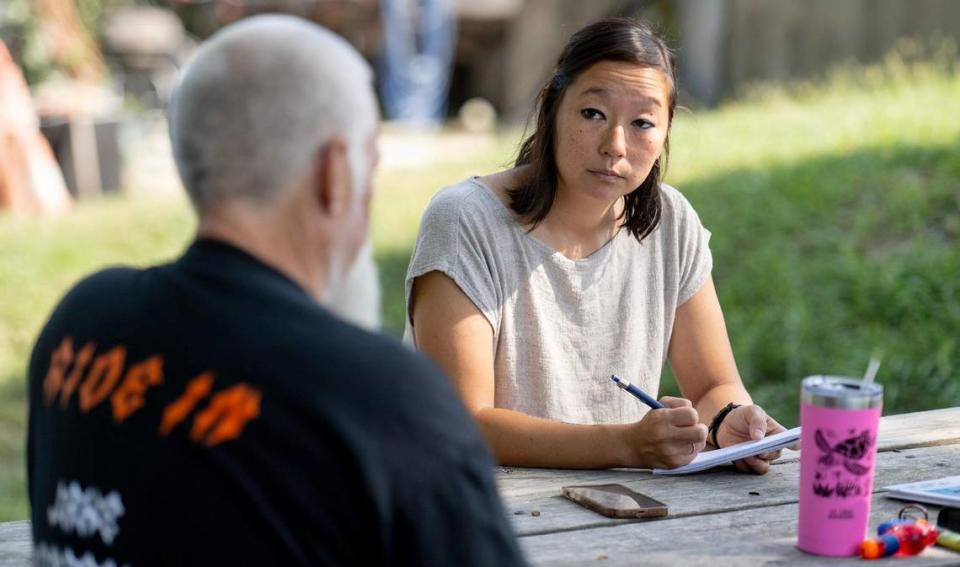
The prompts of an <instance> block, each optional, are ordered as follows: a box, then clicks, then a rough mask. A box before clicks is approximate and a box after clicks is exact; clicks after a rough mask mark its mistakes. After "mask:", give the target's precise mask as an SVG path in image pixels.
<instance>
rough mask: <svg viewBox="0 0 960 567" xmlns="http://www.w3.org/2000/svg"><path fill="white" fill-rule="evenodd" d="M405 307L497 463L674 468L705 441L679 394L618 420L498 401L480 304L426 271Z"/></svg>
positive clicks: (701, 428) (490, 345)
mask: <svg viewBox="0 0 960 567" xmlns="http://www.w3.org/2000/svg"><path fill="white" fill-rule="evenodd" d="M410 309H411V313H412V319H413V328H414V336H415V340H416V343H417V347H418V348H419V349H420V350H421V351H422V352H424V353H426V354H427V355H429V356H430V357H431V358H433V360H434V361H436V362H437V364H439V365H440V367H441V368H442V369H443V370H444V371H445V372H446V374H447V375H448V376H449V377H450V379H451V380H452V381H453V385H454V386H455V387H456V389H457V391H458V392H459V393H460V396H461V399H462V400H463V402H464V404H465V405H466V407H467V410H468V411H469V412H470V413H471V414H472V415H473V416H474V418H475V419H476V421H477V423H478V425H479V427H480V430H481V432H482V433H483V435H484V437H485V438H486V439H487V442H488V443H489V445H490V447H491V449H492V450H493V452H494V455H495V457H496V459H497V460H498V461H499V462H500V463H501V464H505V465H512V466H531V467H554V468H609V467H623V466H629V467H644V468H653V467H657V468H672V467H676V466H680V465H683V464H686V463H688V462H690V461H691V460H692V459H693V457H694V456H696V453H697V452H699V451H700V450H701V449H702V448H703V446H704V443H705V440H706V426H704V425H703V424H700V423H699V419H698V416H697V412H696V411H695V410H694V409H693V408H692V407H691V404H690V402H688V401H687V400H681V399H678V398H664V399H663V400H662V401H663V402H664V403H665V405H667V406H668V408H667V409H663V410H656V411H650V412H647V414H646V416H645V417H644V418H643V420H641V421H640V422H637V423H631V424H622V425H619V424H618V425H575V424H569V423H561V422H558V421H552V420H549V419H542V418H538V417H534V416H530V415H527V414H524V413H521V412H518V411H513V410H508V409H503V408H496V407H494V363H493V361H494V344H493V329H492V328H491V327H490V323H489V322H488V321H487V320H486V318H484V316H483V314H481V313H480V311H479V310H478V309H477V307H476V306H475V305H474V304H473V303H472V302H471V301H470V299H469V298H468V297H467V296H466V295H465V294H464V293H463V291H461V290H460V288H459V287H458V286H457V284H456V283H454V282H453V281H452V280H451V279H450V278H448V277H447V276H446V275H444V274H442V273H440V272H430V273H428V274H425V275H423V276H420V277H419V278H417V279H416V280H415V281H414V284H413V291H412V292H411V307H410ZM611 391H613V390H611Z"/></svg>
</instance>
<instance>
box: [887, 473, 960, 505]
mask: <svg viewBox="0 0 960 567" xmlns="http://www.w3.org/2000/svg"><path fill="white" fill-rule="evenodd" d="M883 489H884V490H886V491H887V493H886V494H885V495H884V496H886V497H888V498H896V499H897V500H913V501H914V502H926V503H928V504H939V505H940V506H960V476H948V477H946V478H938V479H935V480H924V481H921V482H908V483H906V484H894V485H893V486H885V487H883Z"/></svg>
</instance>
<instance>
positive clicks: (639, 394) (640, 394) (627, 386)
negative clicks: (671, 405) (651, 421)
mask: <svg viewBox="0 0 960 567" xmlns="http://www.w3.org/2000/svg"><path fill="white" fill-rule="evenodd" d="M610 379H611V380H613V381H614V382H616V384H617V386H619V387H620V389H622V390H626V391H627V392H629V393H631V394H633V397H635V398H637V399H638V400H640V401H641V402H643V403H645V404H647V405H648V406H650V407H652V408H653V409H663V408H664V407H665V406H664V405H663V404H661V403H660V402H658V401H657V400H655V399H653V398H651V397H650V395H649V394H647V393H646V392H644V391H643V390H641V389H640V388H637V387H636V386H634V385H633V384H631V383H630V382H627V381H626V380H624V379H623V378H621V377H619V376H617V375H616V374H614V375H613V376H611V377H610Z"/></svg>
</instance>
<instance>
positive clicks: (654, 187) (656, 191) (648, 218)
mask: <svg viewBox="0 0 960 567" xmlns="http://www.w3.org/2000/svg"><path fill="white" fill-rule="evenodd" d="M600 61H624V62H627V63H636V64H637V65H641V66H643V67H650V68H654V69H660V70H661V71H663V73H664V74H665V75H666V76H667V78H668V80H669V81H670V101H669V117H670V118H669V120H670V123H671V124H672V123H673V112H674V109H675V108H676V106H677V81H676V76H675V74H674V70H673V55H672V54H671V53H670V50H669V49H668V48H667V46H666V43H664V41H663V40H662V39H660V38H659V37H657V35H656V34H654V32H653V31H652V30H651V29H650V28H649V27H648V26H647V25H646V24H643V23H642V22H639V21H637V20H632V19H628V18H607V19H603V20H600V21H597V22H594V23H592V24H590V25H588V26H586V27H584V28H583V29H581V30H580V31H578V32H577V33H575V34H573V36H572V37H571V38H570V41H569V42H568V43H567V46H566V47H565V48H564V50H563V53H562V54H561V55H560V59H559V60H557V67H556V69H555V70H554V72H553V76H552V77H551V78H550V80H549V81H547V83H546V84H545V85H544V86H543V88H542V89H541V90H540V94H539V95H538V96H537V108H536V115H537V119H536V120H537V121H536V125H535V128H534V131H533V134H531V135H530V137H528V138H527V139H526V140H524V142H523V144H522V145H521V146H520V152H519V154H518V155H517V160H516V163H515V164H514V165H516V166H520V165H529V166H531V168H532V171H531V176H530V180H529V181H528V182H526V183H524V184H523V185H520V186H519V187H515V188H511V189H509V190H508V194H509V195H510V208H511V209H513V211H514V212H515V213H517V215H518V216H519V217H520V219H521V220H522V221H524V222H525V223H527V224H531V225H532V226H533V227H534V228H535V227H536V226H537V225H539V224H540V223H541V222H542V221H543V219H544V218H545V217H546V216H547V213H549V212H550V208H551V207H553V202H554V199H555V198H556V195H557V161H556V153H555V151H556V137H557V132H556V130H557V109H558V108H559V106H560V101H561V100H562V99H563V95H564V93H565V92H566V90H567V87H568V86H570V84H571V83H573V81H574V80H575V79H576V78H577V76H579V75H580V73H582V72H583V71H585V70H586V69H588V68H589V67H590V66H592V65H593V64H594V63H598V62H600ZM668 127H669V126H668ZM669 148H670V139H669V136H668V137H667V139H666V141H665V142H664V147H663V155H662V157H661V158H657V161H656V162H655V163H654V164H653V167H652V168H651V170H650V174H649V175H647V178H646V179H644V181H643V183H641V184H640V186H639V187H637V188H636V189H635V190H633V191H632V192H631V193H629V194H627V195H626V196H625V197H624V205H625V206H624V209H623V214H622V215H621V217H620V218H623V219H625V220H624V223H623V224H624V226H625V227H626V228H627V230H629V231H630V234H632V235H633V236H634V237H636V239H637V240H642V239H643V238H644V237H645V236H647V235H648V234H650V233H651V232H652V231H653V229H654V228H656V227H657V224H658V223H659V222H660V210H661V204H660V181H661V179H662V178H663V174H664V173H665V172H666V161H667V155H668V153H669ZM661 159H663V164H661Z"/></svg>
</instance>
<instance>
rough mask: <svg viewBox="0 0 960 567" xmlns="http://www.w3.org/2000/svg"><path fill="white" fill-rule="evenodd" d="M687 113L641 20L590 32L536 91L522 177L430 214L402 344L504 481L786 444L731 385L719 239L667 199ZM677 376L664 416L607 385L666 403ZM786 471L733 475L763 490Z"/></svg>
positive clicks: (459, 197)
mask: <svg viewBox="0 0 960 567" xmlns="http://www.w3.org/2000/svg"><path fill="white" fill-rule="evenodd" d="M676 104H677V85H676V81H675V76H674V71H673V63H672V60H671V56H670V53H669V51H668V49H667V47H666V46H665V44H664V42H663V41H662V40H661V39H659V38H657V37H656V36H655V35H654V34H653V33H652V32H651V31H650V30H649V28H647V27H646V26H645V25H643V24H641V23H639V22H636V21H633V20H628V19H607V20H602V21H599V22H596V23H594V24H591V25H589V26H587V27H585V28H583V29H582V30H580V31H579V32H577V33H576V34H574V36H573V37H572V38H571V39H570V42H569V43H568V45H567V46H566V48H565V49H564V51H563V54H562V55H561V56H560V59H559V61H558V64H557V68H556V70H555V72H554V74H553V77H552V78H551V79H550V80H549V81H548V82H547V83H546V85H545V86H544V87H543V89H542V90H541V92H540V96H539V99H538V106H539V109H538V115H537V121H536V129H535V131H534V132H533V134H532V135H531V136H530V137H529V138H527V140H526V141H525V142H524V143H523V145H522V147H521V150H520V153H519V156H518V157H517V160H516V164H515V165H516V167H514V168H513V169H510V170H507V171H503V172H500V173H495V174H492V175H488V176H485V177H479V178H473V179H469V180H466V181H464V182H462V183H459V184H457V185H454V186H452V187H448V188H445V189H443V190H442V191H440V192H439V193H438V194H437V195H436V196H435V197H434V198H433V200H432V201H431V203H430V206H429V207H428V208H427V211H426V212H425V214H424V218H423V220H422V223H421V227H420V234H419V236H418V239H417V243H416V246H415V248H414V252H413V258H412V260H411V263H410V268H409V271H408V274H407V281H406V285H407V298H408V335H410V336H411V337H412V338H413V339H414V340H415V342H416V345H417V347H418V348H419V349H420V350H422V351H423V352H425V353H427V354H428V355H430V356H431V357H432V358H433V359H434V360H435V361H436V362H437V363H438V364H439V365H440V366H441V367H442V368H443V369H444V370H445V371H446V372H447V374H448V375H449V376H451V378H452V380H453V382H454V385H455V386H456V388H457V389H458V391H459V393H460V395H461V397H462V399H463V401H464V403H465V404H466V406H467V408H468V410H469V411H470V412H471V413H472V414H473V416H474V417H475V419H476V420H477V422H478V424H479V426H480V428H481V430H482V431H483V433H484V435H485V437H486V438H487V440H488V442H489V444H490V446H491V448H492V449H493V451H494V453H495V454H496V456H497V458H498V460H499V461H500V462H501V463H503V464H507V465H516V466H537V467H555V468H606V467H644V468H647V467H651V468H653V467H656V468H661V467H665V468H672V467H676V466H680V465H683V464H686V463H688V462H690V461H691V460H692V459H693V458H694V457H695V456H696V454H697V453H698V452H699V451H700V450H702V449H703V448H704V446H705V444H706V443H707V442H709V443H711V444H716V445H718V446H721V447H724V446H727V445H730V444H733V443H738V442H741V441H746V440H751V439H759V438H761V437H762V436H764V435H767V434H771V433H775V432H778V431H782V430H783V428H782V427H781V426H780V425H779V424H778V423H777V422H776V421H774V420H773V419H771V418H769V417H768V416H767V415H766V414H765V412H764V411H763V410H762V409H761V408H760V407H758V406H756V405H753V404H752V401H751V399H750V395H749V394H748V393H747V391H746V389H745V388H744V386H743V383H742V382H741V380H740V376H739V374H738V372H737V368H736V364H735V362H734V359H733V353H732V349H731V347H730V342H729V339H728V337H727V333H726V328H725V325H724V321H723V315H722V312H721V310H720V304H719V302H718V300H717V294H716V291H715V289H714V286H713V281H712V279H711V276H710V271H711V268H712V257H711V255H710V249H709V247H708V239H709V236H710V233H709V232H708V231H707V230H706V229H705V228H703V226H702V225H701V224H700V220H699V218H698V217H697V214H696V212H694V210H693V208H692V207H691V206H690V204H689V203H688V202H687V200H686V199H685V198H684V197H683V196H682V195H681V194H680V193H679V192H678V191H677V190H676V189H673V188H672V187H669V186H667V185H661V183H660V179H661V176H662V173H663V169H664V167H665V166H664V164H665V162H666V154H667V149H668V142H667V135H668V133H669V130H670V125H671V122H672V119H673V114H674V109H675V108H676ZM665 359H669V362H670V365H671V367H672V369H673V372H674V374H675V375H676V377H677V382H678V384H679V386H680V390H681V392H682V394H683V396H684V398H682V399H681V398H671V397H665V398H663V399H662V400H661V401H662V403H663V404H664V405H665V406H667V408H666V409H661V410H656V411H647V408H646V406H643V405H642V404H640V403H638V402H637V400H635V399H634V398H632V397H631V396H628V395H625V394H624V393H623V392H620V391H619V390H618V389H617V388H616V387H615V386H614V384H613V383H612V382H611V380H610V376H611V375H612V374H618V375H619V376H621V377H623V378H624V379H626V380H629V381H631V382H633V383H634V384H636V385H638V386H639V387H640V388H641V389H643V390H645V391H647V392H656V391H657V390H658V387H659V381H660V371H661V368H662V365H663V362H664V360H665ZM709 425H712V426H713V429H712V430H710V429H708V426H709ZM708 436H709V441H708ZM777 456H778V453H771V454H767V455H761V456H758V457H752V458H749V459H745V460H744V461H741V462H738V463H737V467H738V468H740V469H741V470H744V471H752V472H756V473H761V474H762V473H765V472H766V471H767V470H768V468H769V461H770V460H772V459H774V458H776V457H777Z"/></svg>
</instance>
